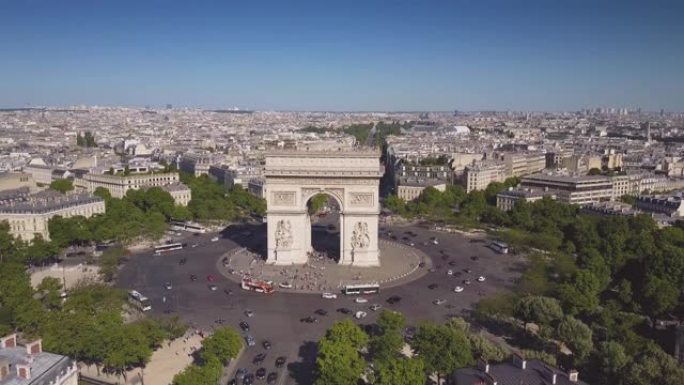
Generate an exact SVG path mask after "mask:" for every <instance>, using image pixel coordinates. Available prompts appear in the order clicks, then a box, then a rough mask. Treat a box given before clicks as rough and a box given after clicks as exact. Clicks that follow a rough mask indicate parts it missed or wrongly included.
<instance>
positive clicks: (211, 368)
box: [172, 359, 223, 385]
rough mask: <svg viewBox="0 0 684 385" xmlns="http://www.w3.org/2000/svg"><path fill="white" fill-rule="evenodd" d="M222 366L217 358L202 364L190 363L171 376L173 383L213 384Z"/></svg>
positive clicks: (185, 384)
mask: <svg viewBox="0 0 684 385" xmlns="http://www.w3.org/2000/svg"><path fill="white" fill-rule="evenodd" d="M221 370H223V367H222V366H221V363H219V362H218V360H215V359H214V360H212V361H210V362H206V363H205V364H204V365H203V366H199V365H195V364H192V365H190V366H188V367H186V368H185V369H183V371H182V372H180V373H178V374H176V375H175V376H174V377H173V382H172V383H173V385H207V384H215V383H216V382H217V379H218V378H219V377H220V376H221Z"/></svg>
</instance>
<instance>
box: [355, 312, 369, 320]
mask: <svg viewBox="0 0 684 385" xmlns="http://www.w3.org/2000/svg"><path fill="white" fill-rule="evenodd" d="M367 315H368V313H366V312H365V311H360V310H359V311H357V312H356V314H354V318H356V319H361V318H365V317H366V316H367Z"/></svg>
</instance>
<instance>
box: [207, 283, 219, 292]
mask: <svg viewBox="0 0 684 385" xmlns="http://www.w3.org/2000/svg"><path fill="white" fill-rule="evenodd" d="M208 287H209V290H211V291H216V290H217V289H218V287H216V285H214V284H211V285H209V286H208Z"/></svg>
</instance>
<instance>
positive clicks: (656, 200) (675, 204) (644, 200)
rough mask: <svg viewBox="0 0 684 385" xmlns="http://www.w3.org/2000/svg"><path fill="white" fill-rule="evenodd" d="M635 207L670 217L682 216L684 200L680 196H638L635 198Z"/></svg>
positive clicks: (683, 214)
mask: <svg viewBox="0 0 684 385" xmlns="http://www.w3.org/2000/svg"><path fill="white" fill-rule="evenodd" d="M636 207H637V208H638V209H639V210H643V211H646V212H650V213H658V214H664V215H667V216H668V217H671V218H679V217H682V216H684V201H683V200H682V197H681V196H639V197H637V199H636Z"/></svg>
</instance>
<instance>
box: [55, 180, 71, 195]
mask: <svg viewBox="0 0 684 385" xmlns="http://www.w3.org/2000/svg"><path fill="white" fill-rule="evenodd" d="M50 188H51V189H53V190H55V191H59V192H61V193H62V194H65V193H67V192H68V191H72V190H73V189H74V184H73V182H72V181H71V180H70V179H57V180H54V181H52V183H50Z"/></svg>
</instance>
